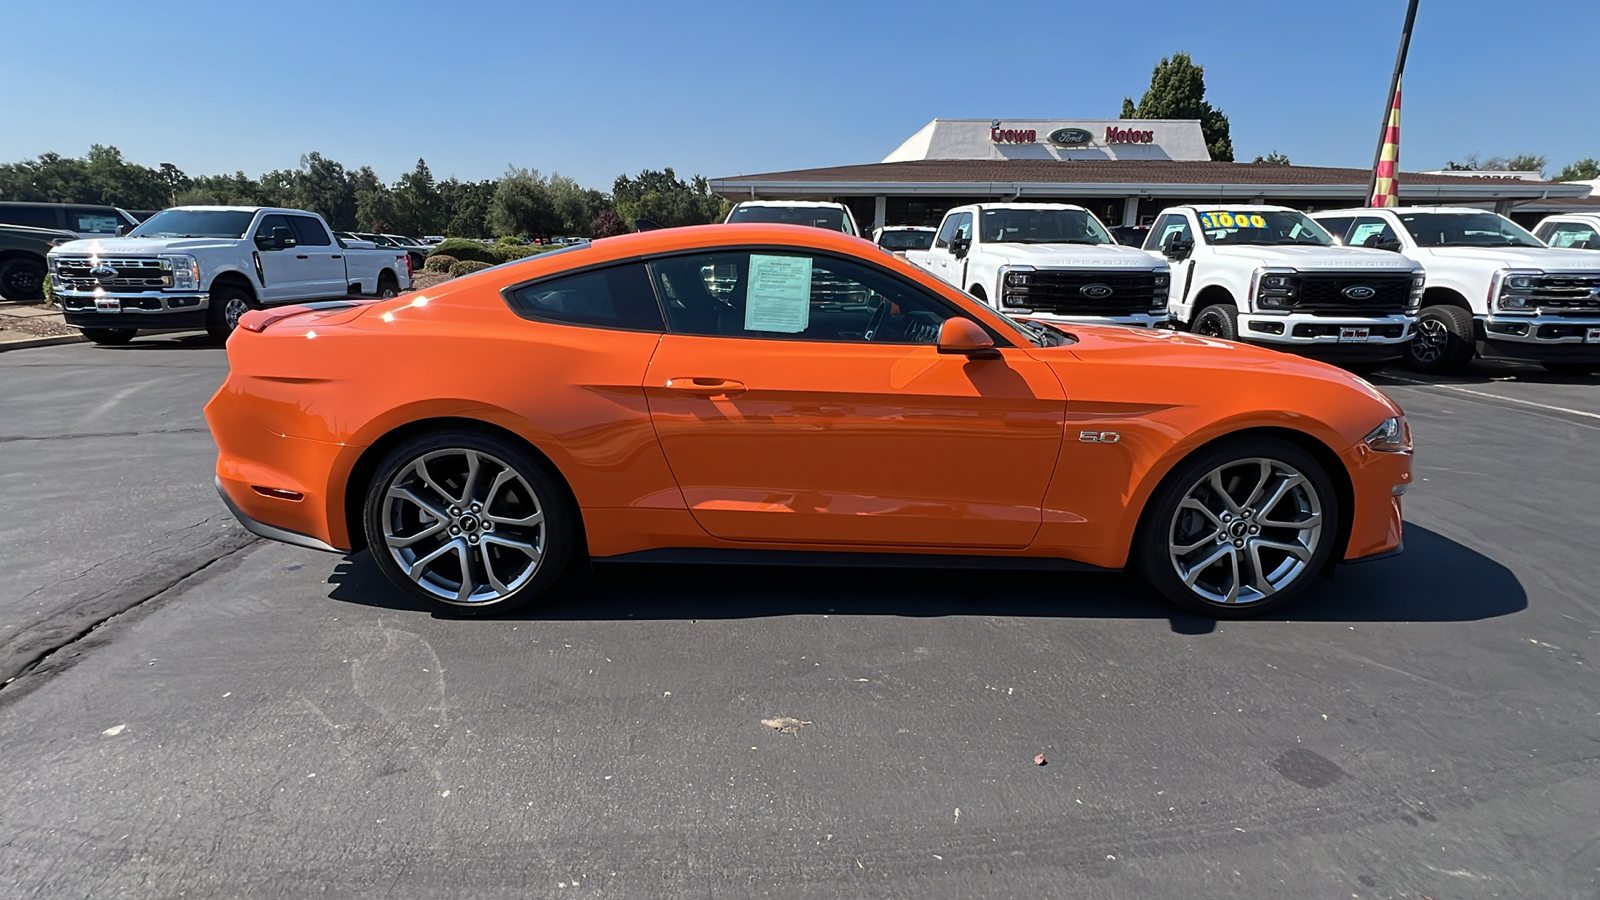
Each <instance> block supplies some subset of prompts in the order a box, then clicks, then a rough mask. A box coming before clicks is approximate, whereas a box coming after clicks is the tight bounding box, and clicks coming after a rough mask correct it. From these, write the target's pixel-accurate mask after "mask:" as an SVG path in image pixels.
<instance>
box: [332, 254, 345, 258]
mask: <svg viewBox="0 0 1600 900" xmlns="http://www.w3.org/2000/svg"><path fill="white" fill-rule="evenodd" d="M333 258H334V259H344V257H343V256H341V255H339V254H337V253H335V254H334V255H333Z"/></svg>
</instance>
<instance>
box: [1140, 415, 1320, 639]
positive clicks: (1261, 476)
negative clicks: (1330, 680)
mask: <svg viewBox="0 0 1600 900" xmlns="http://www.w3.org/2000/svg"><path fill="white" fill-rule="evenodd" d="M1338 504H1339V501H1338V497H1337V495H1336V494H1335V493H1334V490H1333V484H1332V482H1331V480H1330V479H1329V478H1328V475H1327V473H1326V472H1325V471H1323V468H1322V466H1321V465H1320V464H1318V462H1317V461H1316V459H1314V458H1313V457H1312V456H1311V455H1310V454H1309V453H1307V452H1305V451H1304V450H1302V449H1300V448H1299V447H1296V446H1295V445H1293V444H1291V443H1288V442H1287V441H1282V440H1278V439H1276V438H1265V437H1264V438H1249V439H1242V440H1237V441H1229V442H1226V443H1224V444H1219V445H1217V446H1215V447H1212V448H1210V449H1207V450H1203V451H1201V452H1200V453H1197V454H1196V455H1194V456H1192V457H1190V458H1189V459H1187V460H1185V461H1184V462H1182V463H1180V464H1179V465H1178V466H1177V468H1175V469H1174V470H1173V471H1172V473H1171V474H1170V475H1168V477H1167V478H1166V480H1165V481H1163V482H1162V484H1161V486H1160V487H1159V488H1158V489H1157V490H1156V493H1155V495H1154V496H1152V497H1151V499H1150V506H1149V508H1148V511H1147V513H1146V516H1145V520H1144V523H1143V527H1142V529H1141V531H1140V535H1139V542H1140V546H1139V548H1138V549H1139V556H1138V559H1139V561H1140V565H1141V568H1142V569H1143V574H1144V576H1145V578H1146V579H1147V580H1149V582H1150V583H1151V584H1152V585H1153V586H1154V587H1155V588H1156V589H1157V590H1159V591H1160V592H1161V593H1162V594H1164V595H1165V596H1166V597H1167V598H1168V599H1169V600H1172V601H1173V602H1174V603H1177V604H1178V605H1179V606H1182V607H1184V608H1186V609H1189V610H1192V611H1194V612H1198V613H1201V614H1203V615H1209V616H1216V617H1218V618H1242V617H1245V616H1254V615H1260V614H1261V613H1265V612H1268V611H1270V610H1273V609H1277V608H1278V607H1280V606H1282V605H1284V604H1285V603H1288V602H1289V601H1290V600H1293V599H1294V598H1295V596H1297V595H1298V594H1299V593H1300V592H1301V591H1303V590H1305V589H1306V587H1307V586H1309V584H1310V583H1311V580H1312V579H1313V578H1314V577H1315V575H1316V573H1317V572H1319V571H1321V569H1322V568H1323V566H1324V565H1325V564H1326V563H1327V561H1328V556H1329V555H1330V554H1331V553H1333V544H1334V536H1335V534H1336V533H1337V531H1338V528H1337V525H1338V521H1339V509H1338Z"/></svg>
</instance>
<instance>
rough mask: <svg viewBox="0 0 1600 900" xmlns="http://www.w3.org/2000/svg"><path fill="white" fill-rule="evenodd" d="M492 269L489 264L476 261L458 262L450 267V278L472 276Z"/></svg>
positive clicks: (465, 260)
mask: <svg viewBox="0 0 1600 900" xmlns="http://www.w3.org/2000/svg"><path fill="white" fill-rule="evenodd" d="M488 268H491V266H490V264H489V263H486V262H479V261H478V260H475V259H463V260H458V261H456V262H455V263H453V264H451V266H450V277H451V278H458V277H460V276H462V275H471V274H472V273H473V272H482V271H483V270H484V269H488Z"/></svg>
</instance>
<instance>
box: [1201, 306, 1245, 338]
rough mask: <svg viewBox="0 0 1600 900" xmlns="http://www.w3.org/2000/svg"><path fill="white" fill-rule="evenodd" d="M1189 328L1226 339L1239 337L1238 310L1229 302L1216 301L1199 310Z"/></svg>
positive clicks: (1209, 335)
mask: <svg viewBox="0 0 1600 900" xmlns="http://www.w3.org/2000/svg"><path fill="white" fill-rule="evenodd" d="M1189 330H1190V331H1191V332H1193V333H1195V334H1200V335H1205V336H1206V337H1214V338H1222V339H1223V340H1226V341H1237V340H1238V339H1239V310H1238V309H1236V308H1235V307H1234V306H1232V305H1231V304H1227V303H1217V304H1214V305H1212V306H1208V307H1206V308H1205V309H1202V310H1200V314H1199V315H1197V316H1195V317H1194V324H1192V325H1190V326H1189Z"/></svg>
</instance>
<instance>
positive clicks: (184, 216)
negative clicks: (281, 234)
mask: <svg viewBox="0 0 1600 900" xmlns="http://www.w3.org/2000/svg"><path fill="white" fill-rule="evenodd" d="M254 218H255V213H252V212H247V211H244V210H237V209H164V210H162V211H161V212H158V213H156V214H155V215H153V216H151V217H150V218H148V219H145V220H144V224H142V225H140V226H139V227H138V228H135V229H134V230H133V231H132V232H131V233H129V235H128V237H214V238H241V237H244V232H245V229H247V228H249V227H250V220H251V219H254Z"/></svg>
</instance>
